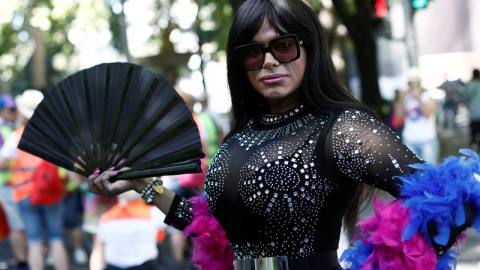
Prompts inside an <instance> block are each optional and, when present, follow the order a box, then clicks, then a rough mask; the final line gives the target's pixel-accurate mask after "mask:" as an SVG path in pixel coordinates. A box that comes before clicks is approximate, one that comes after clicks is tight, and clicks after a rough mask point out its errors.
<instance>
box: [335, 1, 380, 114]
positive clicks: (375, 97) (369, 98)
mask: <svg viewBox="0 0 480 270" xmlns="http://www.w3.org/2000/svg"><path fill="white" fill-rule="evenodd" d="M332 2H333V4H334V6H335V10H336V11H337V14H338V15H339V17H340V19H341V20H342V22H343V24H344V25H345V27H346V28H347V30H348V33H349V34H350V37H351V38H352V40H353V43H354V44H355V53H356V56H357V63H358V70H359V73H360V80H361V87H362V94H361V98H362V101H363V102H364V103H365V104H367V105H368V106H370V107H371V108H372V109H374V110H375V111H376V112H377V113H379V114H380V116H382V110H381V108H382V106H383V104H384V100H383V98H382V97H381V95H380V87H379V85H378V66H377V45H376V41H375V36H374V34H373V29H372V25H371V23H370V13H369V11H368V9H367V6H366V2H365V0H355V8H356V12H355V13H354V14H350V13H349V12H348V7H347V4H346V3H345V0H332Z"/></svg>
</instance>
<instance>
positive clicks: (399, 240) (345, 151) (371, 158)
mask: <svg viewBox="0 0 480 270" xmlns="http://www.w3.org/2000/svg"><path fill="white" fill-rule="evenodd" d="M352 116H355V118H353V117H352ZM339 119H340V121H337V122H336V124H335V125H334V126H333V128H332V130H331V132H330V133H331V135H330V140H331V143H327V146H328V145H330V146H331V148H332V149H331V150H329V151H331V152H332V154H330V158H331V160H330V162H331V163H332V166H336V167H337V168H338V170H339V171H340V173H342V174H344V175H345V176H346V177H347V178H348V179H350V180H352V181H358V182H364V183H367V184H369V185H372V186H375V187H378V188H381V189H383V190H386V191H388V192H389V193H390V194H392V195H393V196H395V197H396V198H397V200H396V201H394V202H393V203H391V204H382V203H378V202H374V207H375V211H374V213H375V216H373V217H372V218H370V219H369V220H366V221H361V222H360V223H359V224H360V227H362V230H361V235H363V240H364V242H363V243H373V242H375V241H376V242H375V247H374V248H373V249H372V247H371V246H369V247H367V248H365V247H364V248H360V247H358V249H357V250H358V251H359V252H362V251H363V252H365V251H368V252H371V253H368V252H367V254H363V255H366V256H365V257H363V258H367V257H369V258H373V259H370V261H369V263H372V264H377V263H380V262H381V261H388V260H389V259H385V258H383V259H382V256H383V255H385V254H386V253H388V252H393V253H392V254H394V255H398V257H402V256H403V257H402V258H403V259H404V258H407V257H409V256H410V257H409V258H410V259H411V258H415V257H417V258H420V259H419V260H420V261H421V260H424V259H425V258H426V257H425V256H427V257H428V258H427V259H429V260H431V261H432V263H434V264H436V263H437V256H438V257H441V260H444V259H445V258H446V259H452V256H451V255H448V256H443V255H444V254H445V251H446V250H448V249H449V248H450V247H451V246H452V245H454V243H455V242H456V241H457V240H458V238H459V237H460V235H461V234H462V232H463V231H464V230H465V229H466V228H468V227H469V226H471V225H472V222H473V221H474V220H475V218H476V220H478V219H479V218H478V217H475V212H477V213H478V209H480V207H479V206H478V204H479V203H478V202H476V200H477V201H478V200H480V184H479V183H478V180H475V179H473V176H472V174H473V172H476V171H479V167H480V162H479V161H478V156H476V157H475V156H474V155H473V154H472V155H471V158H469V159H465V158H456V159H449V160H446V161H445V162H444V163H442V164H441V165H439V166H434V165H432V164H429V163H424V162H423V161H422V160H420V159H419V158H418V157H417V156H416V155H414V154H413V153H412V152H411V151H410V150H409V149H408V148H407V147H405V145H403V143H402V142H401V140H400V139H399V138H398V137H397V136H394V135H392V132H391V131H390V130H389V129H388V128H387V127H386V126H384V125H383V124H382V123H380V122H379V121H378V120H376V119H375V118H374V117H372V116H369V115H368V114H366V113H357V114H356V115H355V114H352V113H349V114H348V113H347V114H342V115H340V116H339ZM466 154H467V155H468V154H469V153H466ZM414 164H415V165H414ZM412 165H414V166H412ZM352 168H354V169H353V170H352ZM474 194H477V195H474ZM475 198H476V199H475ZM376 201H379V200H376ZM476 222H478V221H476ZM385 233H386V234H385ZM379 239H384V240H385V241H384V242H383V240H381V241H379ZM392 243H393V244H392ZM400 245H403V246H404V248H403V249H402V248H399V246H400ZM392 246H394V247H393V249H392V250H390V251H386V250H389V248H391V247H392ZM395 246H396V247H395ZM372 250H373V251H372ZM430 251H431V252H430ZM415 252H416V253H415ZM373 253H375V256H372V257H370V255H372V254H373ZM419 254H420V255H421V256H420V255H419ZM424 254H428V255H424ZM355 256H356V257H357V258H359V257H358V256H359V255H358V254H357V255H355ZM347 257H348V256H347ZM360 257H361V255H360ZM387 257H388V256H387ZM403 259H401V260H400V261H402V260H403ZM372 260H377V261H372ZM391 260H393V259H391ZM417 262H418V261H417ZM439 263H440V262H439ZM362 265H364V264H362ZM379 269H382V268H381V267H380V268H379ZM412 269H413V268H412Z"/></svg>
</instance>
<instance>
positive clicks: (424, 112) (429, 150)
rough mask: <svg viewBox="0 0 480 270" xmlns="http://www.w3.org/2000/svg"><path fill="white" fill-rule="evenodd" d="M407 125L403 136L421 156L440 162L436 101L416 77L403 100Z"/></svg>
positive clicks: (428, 160) (436, 162) (434, 162)
mask: <svg viewBox="0 0 480 270" xmlns="http://www.w3.org/2000/svg"><path fill="white" fill-rule="evenodd" d="M403 104H404V106H403V108H404V115H405V125H404V128H403V133H402V138H403V140H404V142H405V144H406V145H407V146H408V147H409V148H410V149H411V150H412V151H413V152H414V153H415V154H417V155H418V156H419V157H420V158H422V159H423V160H425V161H427V162H431V163H433V164H438V160H439V151H440V150H439V142H438V136H437V126H436V122H435V111H436V102H435V100H434V99H433V98H432V97H431V95H430V94H429V93H428V91H426V90H425V89H423V88H422V87H421V85H420V82H419V81H418V80H416V79H413V80H411V81H410V82H409V83H408V91H407V93H406V95H405V98H404V101H403Z"/></svg>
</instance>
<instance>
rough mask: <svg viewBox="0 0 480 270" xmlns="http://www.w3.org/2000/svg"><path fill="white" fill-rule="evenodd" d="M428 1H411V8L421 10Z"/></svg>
mask: <svg viewBox="0 0 480 270" xmlns="http://www.w3.org/2000/svg"><path fill="white" fill-rule="evenodd" d="M428 1H429V0H412V8H414V9H423V8H426V7H427V5H428Z"/></svg>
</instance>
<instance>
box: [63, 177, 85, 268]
mask: <svg viewBox="0 0 480 270" xmlns="http://www.w3.org/2000/svg"><path fill="white" fill-rule="evenodd" d="M67 175H68V178H67V181H68V182H67V194H66V196H65V198H64V199H63V206H64V209H65V211H64V216H63V221H64V227H65V231H66V235H67V237H68V239H69V240H70V241H71V244H72V248H73V261H74V262H75V264H77V265H86V264H87V263H88V254H87V252H86V251H85V249H84V248H83V245H82V236H83V234H82V225H83V209H84V200H85V190H82V188H81V187H82V182H83V181H84V180H85V177H83V176H81V175H79V174H76V173H74V172H68V173H67Z"/></svg>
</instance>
